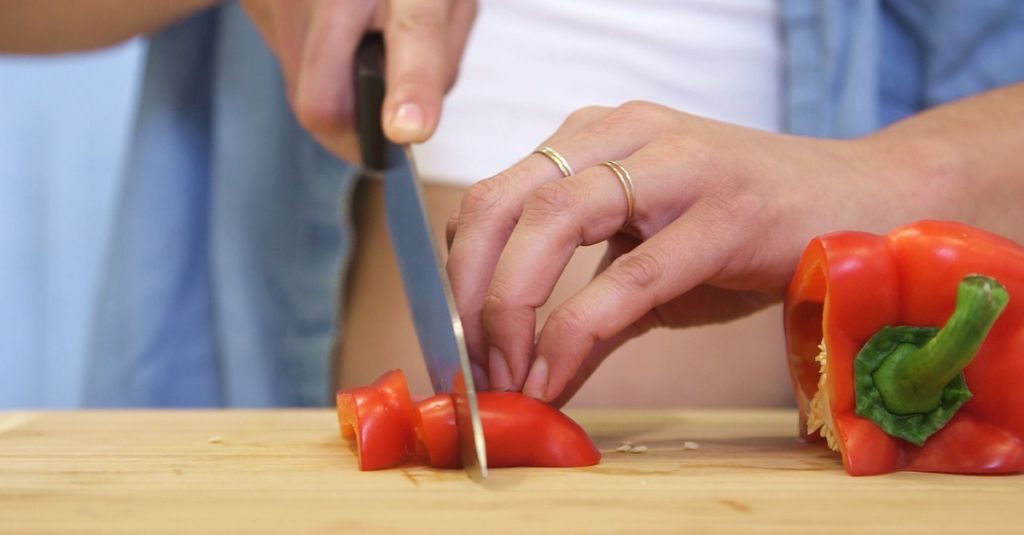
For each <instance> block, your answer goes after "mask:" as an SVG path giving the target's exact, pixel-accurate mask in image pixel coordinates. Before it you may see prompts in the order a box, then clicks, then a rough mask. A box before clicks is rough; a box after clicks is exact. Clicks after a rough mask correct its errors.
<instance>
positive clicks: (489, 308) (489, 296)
mask: <svg viewBox="0 0 1024 535" xmlns="http://www.w3.org/2000/svg"><path fill="white" fill-rule="evenodd" d="M514 306H515V304H514V303H513V302H512V300H511V299H509V298H508V292H506V291H505V286H504V285H503V284H501V283H499V282H497V281H495V282H494V283H492V284H491V287H490V288H488V289H487V293H486V294H484V305H483V315H484V318H485V319H495V318H502V317H505V316H506V315H507V313H508V312H509V311H511V310H512V309H513V308H514Z"/></svg>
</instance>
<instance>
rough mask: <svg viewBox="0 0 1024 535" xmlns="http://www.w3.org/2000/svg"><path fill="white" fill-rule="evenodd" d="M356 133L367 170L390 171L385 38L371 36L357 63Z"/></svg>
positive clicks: (374, 34) (364, 44) (358, 53)
mask: <svg viewBox="0 0 1024 535" xmlns="http://www.w3.org/2000/svg"><path fill="white" fill-rule="evenodd" d="M355 71H356V72H355V92H356V95H355V96H356V117H355V118H356V131H357V132H358V134H359V150H360V153H361V154H362V157H363V167H365V168H367V169H370V170H374V171H383V170H384V169H385V168H387V158H386V154H387V151H386V148H387V143H386V140H385V139H384V128H383V126H382V124H381V108H382V107H383V105H384V37H383V36H382V35H381V34H380V33H368V34H366V35H365V36H364V37H363V40H362V41H361V42H360V43H359V48H358V49H357V50H356V61H355Z"/></svg>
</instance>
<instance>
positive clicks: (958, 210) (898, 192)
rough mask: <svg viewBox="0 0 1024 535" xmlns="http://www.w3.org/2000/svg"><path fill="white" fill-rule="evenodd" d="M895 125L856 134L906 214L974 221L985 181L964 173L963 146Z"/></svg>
mask: <svg viewBox="0 0 1024 535" xmlns="http://www.w3.org/2000/svg"><path fill="white" fill-rule="evenodd" d="M901 130H903V129H898V128H893V129H886V130H882V131H879V132H878V133H876V134H873V135H870V136H867V137H865V138H861V139H859V140H856V142H857V143H861V144H863V145H864V146H865V147H866V149H867V151H868V153H869V154H870V155H871V157H872V158H873V159H874V161H875V164H876V167H875V168H874V170H873V171H874V172H875V173H877V174H878V176H879V177H880V178H881V179H882V180H884V181H886V182H887V183H888V184H889V187H890V188H891V189H892V190H893V199H894V200H896V201H897V202H899V203H900V204H901V205H902V206H903V207H904V208H905V209H906V210H907V214H906V218H907V221H906V222H909V221H910V220H916V219H952V220H960V221H972V220H974V219H975V218H976V215H977V210H976V207H975V206H974V203H975V201H976V199H979V198H981V197H982V196H983V195H981V194H980V193H981V192H980V191H979V189H982V188H984V184H982V183H980V182H979V181H977V180H971V179H969V177H968V173H967V170H966V169H967V165H966V159H965V157H964V155H963V151H962V150H961V148H960V147H957V146H956V144H954V143H952V142H951V141H950V140H948V139H945V138H943V137H940V136H935V135H932V134H930V133H928V134H923V135H922V134H919V133H916V132H906V131H901Z"/></svg>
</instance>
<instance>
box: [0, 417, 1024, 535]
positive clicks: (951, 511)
mask: <svg viewBox="0 0 1024 535" xmlns="http://www.w3.org/2000/svg"><path fill="white" fill-rule="evenodd" d="M573 415H574V416H575V417H576V418H577V419H578V420H579V421H580V423H582V424H583V425H584V426H585V427H586V428H587V430H588V431H589V432H590V433H591V435H592V436H593V437H594V439H595V440H596V442H597V443H598V446H599V447H600V448H601V449H602V451H603V452H604V455H605V457H604V459H603V460H602V462H601V464H600V465H598V466H595V467H590V468H583V469H528V468H523V469H504V470H493V471H492V475H491V478H490V479H489V480H488V481H487V482H486V483H484V484H476V483H473V482H471V481H469V480H468V479H467V478H466V477H465V476H464V475H463V474H462V473H461V472H459V471H437V470H433V469H429V468H423V467H406V468H401V469H396V470H388V471H382V472H359V471H358V470H357V469H356V463H355V458H354V454H353V453H352V451H351V449H350V448H349V447H348V446H347V445H346V443H344V442H343V441H342V440H341V439H340V438H339V436H338V433H337V429H336V425H337V424H336V422H335V419H334V414H333V412H331V411H327V410H306V411H302V410H298V411H294V410H293V411H202V412H158V411H137V412H68V413H0V532H3V533H18V534H29V533H80V532H94V533H95V532H100V533H119V532H123V533H193V532H205V533H221V532H223V533H254V532H265V533H282V532H301V533H315V532H324V533H351V532H359V533H365V532H389V533H390V532H407V533H432V532H442V531H443V532H488V533H501V532H540V533H598V532H612V533H653V532H669V533H736V532H752V533H787V534H788V533H816V534H817V533H868V532H893V533H896V532H898V533H931V534H934V533H1021V532H1022V531H1024V529H1022V527H1021V523H1020V519H1019V508H1020V507H1021V505H1022V504H1024V477H1022V476H1005V477H968V476H948V475H936V474H913V473H900V474H892V475H888V476H880V477H869V478H853V477H850V476H847V475H846V474H845V472H843V471H842V467H841V466H840V464H839V462H838V460H837V459H836V458H835V457H834V456H833V455H832V454H831V453H830V452H828V451H827V450H825V449H823V448H822V447H820V446H818V445H812V444H803V443H801V442H799V441H797V440H796V439H795V438H794V437H795V425H796V415H795V414H794V413H792V412H789V411H770V412H757V411H745V412H736V411H733V412H723V411H689V412H676V411H664V412H662V411H657V412H654V411H643V412H635V411H630V412H626V411H622V412H616V411H577V412H574V413H573ZM623 441H632V442H634V443H635V444H638V445H639V444H642V445H646V446H647V447H648V448H649V450H648V451H647V452H646V453H643V454H630V453H619V452H616V451H615V448H616V447H618V446H619V445H620V444H622V442H623ZM685 441H694V442H697V443H698V444H699V449H696V450H688V449H685V447H684V442H685Z"/></svg>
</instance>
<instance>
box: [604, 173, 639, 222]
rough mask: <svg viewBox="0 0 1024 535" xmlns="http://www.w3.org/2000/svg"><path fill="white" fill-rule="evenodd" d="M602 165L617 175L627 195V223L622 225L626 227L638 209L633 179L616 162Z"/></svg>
mask: <svg viewBox="0 0 1024 535" xmlns="http://www.w3.org/2000/svg"><path fill="white" fill-rule="evenodd" d="M601 165H603V166H605V167H607V168H608V169H611V170H612V172H613V173H615V176H616V177H618V179H619V183H620V184H622V190H623V192H624V193H625V194H626V222H625V223H623V224H622V226H623V227H625V226H627V225H629V223H630V222H631V221H632V220H633V211H634V210H635V209H636V188H634V187H633V177H631V176H630V175H629V171H627V170H626V168H625V167H623V166H622V164H621V163H619V162H617V161H615V160H608V161H607V162H602V163H601Z"/></svg>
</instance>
